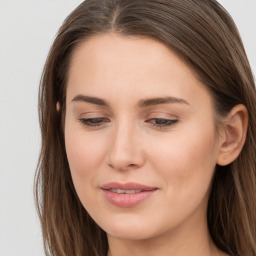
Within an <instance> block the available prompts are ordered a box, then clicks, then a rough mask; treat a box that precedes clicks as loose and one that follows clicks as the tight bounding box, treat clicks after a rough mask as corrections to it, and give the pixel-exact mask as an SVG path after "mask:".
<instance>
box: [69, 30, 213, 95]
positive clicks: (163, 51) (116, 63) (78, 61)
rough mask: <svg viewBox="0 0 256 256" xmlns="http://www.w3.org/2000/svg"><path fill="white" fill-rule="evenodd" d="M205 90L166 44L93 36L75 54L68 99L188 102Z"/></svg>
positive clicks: (77, 48) (113, 36)
mask: <svg viewBox="0 0 256 256" xmlns="http://www.w3.org/2000/svg"><path fill="white" fill-rule="evenodd" d="M202 90H203V91H205V88H204V86H203V85H202V84H201V83H200V82H199V81H198V80H197V79H196V77H195V76H194V75H193V73H192V71H191V70H190V69H189V68H188V66H187V65H186V64H185V63H184V62H183V61H182V60H181V59H180V58H179V57H178V56H177V55H176V54H175V53H174V52H173V51H172V50H171V49H170V48H168V47H167V46H166V45H164V44H163V43H161V42H159V41H157V40H155V39H152V38H142V37H137V36H129V37H128V36H120V35H117V34H114V33H109V34H103V35H97V36H93V37H91V38H89V39H88V40H86V41H84V42H82V43H81V44H80V45H79V46H77V47H76V49H75V50H74V52H73V56H72V59H71V65H70V70H69V74H68V83H67V98H70V97H72V96H75V95H74V94H76V93H77V94H78V93H80V94H81V93H84V94H87V95H88V94H89V95H94V94H97V96H99V97H101V98H104V97H105V96H106V95H109V94H110V93H112V95H116V96H117V97H119V98H120V97H121V96H122V95H123V96H125V97H129V96H130V97H133V98H134V97H155V96H164V95H165V94H168V93H170V94H174V95H173V96H176V97H181V96H182V97H183V98H184V97H185V98H186V97H191V92H192V94H194V95H200V94H202ZM204 93H205V92H204ZM161 94H162V95H161ZM208 96H209V95H208Z"/></svg>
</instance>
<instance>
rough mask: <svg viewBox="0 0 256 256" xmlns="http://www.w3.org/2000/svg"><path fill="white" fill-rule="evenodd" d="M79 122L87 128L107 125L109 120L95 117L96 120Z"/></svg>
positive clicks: (81, 120)
mask: <svg viewBox="0 0 256 256" xmlns="http://www.w3.org/2000/svg"><path fill="white" fill-rule="evenodd" d="M79 121H80V122H81V123H82V124H83V125H85V126H89V127H98V126H100V125H102V124H103V123H108V122H109V120H108V119H107V118H105V117H96V118H80V119H79Z"/></svg>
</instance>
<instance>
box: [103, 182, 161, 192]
mask: <svg viewBox="0 0 256 256" xmlns="http://www.w3.org/2000/svg"><path fill="white" fill-rule="evenodd" d="M101 189H105V190H109V189H122V190H143V191H150V190H155V189H157V188H156V187H150V186H146V185H143V184H139V183H135V182H128V183H119V182H110V183H107V184H104V185H103V186H101Z"/></svg>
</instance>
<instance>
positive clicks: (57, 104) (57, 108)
mask: <svg viewBox="0 0 256 256" xmlns="http://www.w3.org/2000/svg"><path fill="white" fill-rule="evenodd" d="M56 110H57V111H58V112H60V103H59V101H58V102H57V103H56Z"/></svg>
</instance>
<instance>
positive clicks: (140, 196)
mask: <svg viewBox="0 0 256 256" xmlns="http://www.w3.org/2000/svg"><path fill="white" fill-rule="evenodd" d="M102 191H103V194H104V196H105V198H106V199H107V200H108V201H109V202H110V203H111V204H113V205H115V206H118V207H122V208H129V207H134V206H136V205H138V204H140V203H142V202H143V201H145V200H146V199H147V198H149V197H150V196H152V195H153V194H154V193H155V192H156V191H157V189H154V190H150V191H142V192H139V193H132V194H118V193H114V192H112V191H110V190H104V189H103V190H102Z"/></svg>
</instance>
